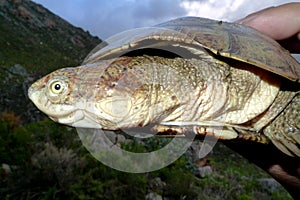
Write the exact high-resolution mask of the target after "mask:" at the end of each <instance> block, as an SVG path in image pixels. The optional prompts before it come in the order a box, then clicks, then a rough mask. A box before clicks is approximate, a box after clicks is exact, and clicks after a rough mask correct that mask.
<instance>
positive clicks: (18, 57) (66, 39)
mask: <svg viewBox="0 0 300 200" xmlns="http://www.w3.org/2000/svg"><path fill="white" fill-rule="evenodd" d="M100 42H101V40H100V39H99V38H97V37H93V36H91V35H90V34H89V32H87V31H84V30H82V29H81V28H77V27H74V26H72V25H71V24H70V23H68V22H67V21H65V20H63V19H62V18H60V17H58V16H56V15H55V14H53V13H51V12H50V11H49V10H47V9H46V8H44V7H43V6H41V5H38V4H36V3H34V2H32V1H28V0H0V88H1V93H0V113H1V112H2V111H4V110H7V111H13V112H15V113H17V114H18V115H21V117H22V118H23V119H25V120H26V121H27V120H29V121H31V120H34V119H32V116H34V115H33V113H32V112H37V110H35V109H34V107H33V106H32V104H31V103H29V100H28V99H27V96H26V93H27V88H28V86H29V85H30V83H31V82H33V81H34V80H35V79H37V78H38V77H40V76H41V75H45V74H47V73H49V72H50V71H53V70H55V69H58V68H62V67H66V66H77V65H79V64H80V63H81V62H82V60H83V59H84V57H85V56H86V55H87V54H88V53H89V52H90V51H91V50H92V49H93V48H94V47H95V46H96V45H97V44H99V43H100Z"/></svg>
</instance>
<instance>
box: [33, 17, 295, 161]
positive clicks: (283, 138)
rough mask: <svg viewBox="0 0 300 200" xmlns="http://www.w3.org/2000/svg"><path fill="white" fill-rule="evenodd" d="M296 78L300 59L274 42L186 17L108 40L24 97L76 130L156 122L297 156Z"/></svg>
mask: <svg viewBox="0 0 300 200" xmlns="http://www.w3.org/2000/svg"><path fill="white" fill-rule="evenodd" d="M299 79H300V65H299V63H298V62H297V61H296V60H295V59H294V58H293V57H292V56H291V55H290V53H289V52H288V51H287V50H285V49H283V48H282V47H281V46H280V45H279V44H278V43H277V42H275V41H274V40H273V39H271V38H269V37H267V36H265V35H263V34H261V33H260V32H258V31H256V30H254V29H252V28H249V27H246V26H243V25H239V24H235V23H226V22H222V21H215V20H210V19H204V18H196V17H185V18H179V19H175V20H171V21H168V22H165V23H162V24H159V25H156V26H153V27H148V28H140V29H135V30H132V31H129V32H126V33H123V34H119V35H117V36H115V37H112V38H111V39H110V40H108V41H107V43H103V44H101V45H100V46H99V47H98V48H96V49H95V50H94V51H93V52H92V53H91V54H90V55H88V57H87V58H86V60H85V61H84V63H83V64H82V66H79V67H75V68H63V69H59V70H57V71H55V72H53V73H51V74H49V75H47V76H45V77H44V78H42V79H40V80H38V81H37V82H36V83H34V84H33V85H32V86H31V87H30V89H29V97H30V99H31V100H32V101H33V102H34V103H35V105H36V106H37V107H38V108H39V109H40V110H42V111H43V112H44V113H46V114H47V115H48V116H49V117H50V118H51V119H53V120H54V121H57V122H59V123H62V124H67V125H70V126H74V127H92V128H101V129H110V130H117V129H125V128H132V127H138V126H146V125H148V124H156V126H155V127H154V128H153V129H154V130H156V131H158V132H160V133H161V134H164V133H168V134H174V133H175V134H189V133H191V132H193V133H196V134H198V135H212V136H214V137H216V138H219V139H224V140H231V139H238V138H240V139H246V140H253V141H257V142H261V143H268V142H270V141H271V142H273V144H274V145H275V146H276V147H277V148H279V149H280V150H281V151H283V152H284V153H286V154H288V155H290V156H295V155H296V156H300V149H299V144H300V117H299V111H300V95H299V91H300V84H299Z"/></svg>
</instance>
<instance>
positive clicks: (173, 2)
mask: <svg viewBox="0 0 300 200" xmlns="http://www.w3.org/2000/svg"><path fill="white" fill-rule="evenodd" d="M33 1H34V2H36V3H38V4H41V5H43V6H44V7H46V8H47V9H49V10H50V11H51V12H53V13H55V14H56V15H58V16H60V17H61V18H63V19H65V20H67V21H68V22H70V23H71V24H73V25H74V26H77V27H81V28H83V29H84V30H86V31H89V32H90V33H91V34H92V35H95V36H98V37H99V38H101V39H106V38H108V37H110V36H112V35H114V34H116V33H119V32H122V31H125V30H127V29H132V28H138V27H145V26H152V25H155V24H158V23H161V22H164V21H167V20H170V19H174V18H177V17H183V16H198V17H206V18H211V19H217V20H223V21H235V20H237V19H239V18H242V17H244V16H246V15H248V14H250V13H252V12H255V11H258V10H261V9H263V8H266V7H270V6H276V5H280V4H284V3H287V2H290V1H287V0H263V1H258V0H59V1H58V0H33ZM298 1H299V0H298Z"/></svg>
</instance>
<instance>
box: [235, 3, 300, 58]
mask: <svg viewBox="0 0 300 200" xmlns="http://www.w3.org/2000/svg"><path fill="white" fill-rule="evenodd" d="M237 23H240V24H244V25H247V26H251V27H252V28H255V29H257V30H259V31H261V32H263V33H264V34H266V35H268V36H270V37H271V38H273V39H275V40H278V41H279V42H280V43H281V44H282V45H283V46H284V47H285V48H286V49H288V50H289V51H291V52H293V53H300V3H288V4H284V5H280V6H277V7H270V8H266V9H264V10H261V11H258V12H256V13H253V14H250V15H248V16H247V17H245V18H243V19H240V20H238V21H237Z"/></svg>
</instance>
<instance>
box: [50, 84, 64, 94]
mask: <svg viewBox="0 0 300 200" xmlns="http://www.w3.org/2000/svg"><path fill="white" fill-rule="evenodd" d="M64 87H65V84H64V83H62V82H61V81H55V82H53V83H51V85H50V90H51V92H52V93H54V94H60V93H62V91H63V90H64Z"/></svg>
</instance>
